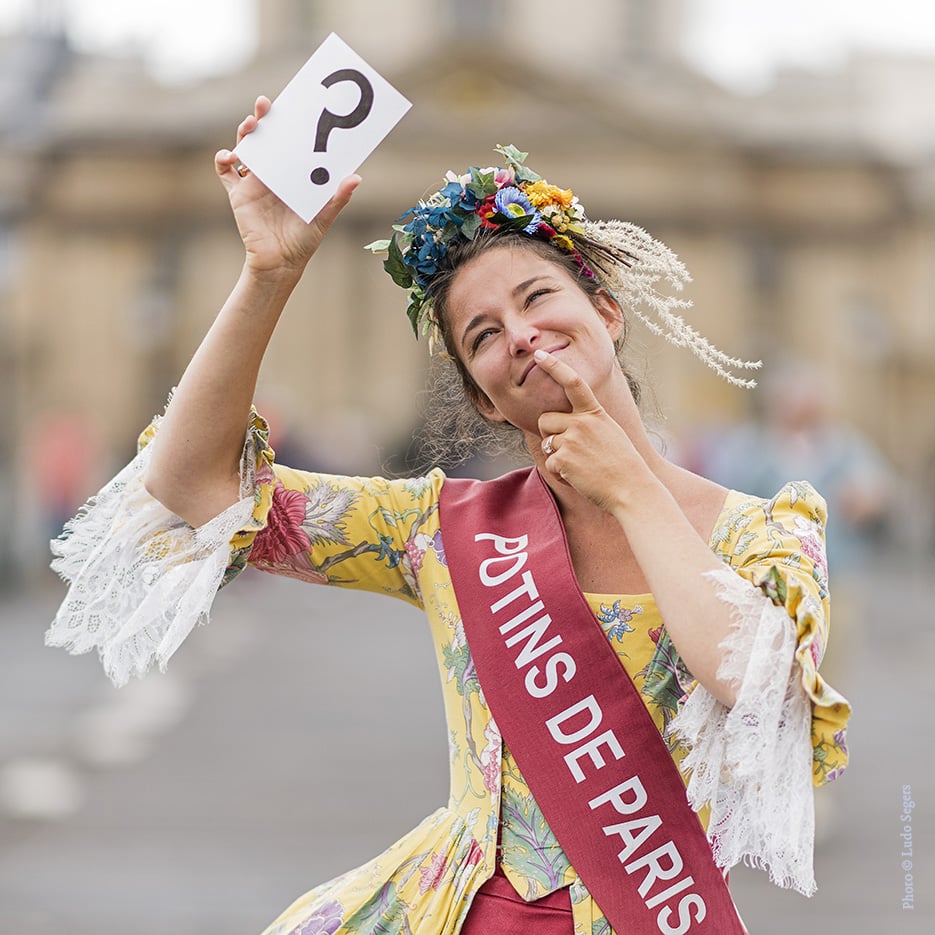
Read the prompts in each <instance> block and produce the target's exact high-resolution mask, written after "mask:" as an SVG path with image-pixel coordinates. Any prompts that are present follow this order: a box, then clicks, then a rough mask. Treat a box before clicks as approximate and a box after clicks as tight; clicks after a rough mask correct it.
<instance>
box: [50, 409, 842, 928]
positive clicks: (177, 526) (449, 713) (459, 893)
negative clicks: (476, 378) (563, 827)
mask: <svg viewBox="0 0 935 935" xmlns="http://www.w3.org/2000/svg"><path fill="white" fill-rule="evenodd" d="M157 427H158V420H157V422H155V423H154V424H153V425H152V426H151V427H150V428H149V429H148V430H147V431H146V432H145V433H144V434H143V436H142V437H141V445H140V450H139V452H138V454H137V457H136V458H135V459H134V460H133V461H132V462H131V463H130V464H128V465H127V466H126V467H125V468H124V469H123V470H122V471H121V472H120V473H119V474H118V475H117V476H116V477H115V478H114V479H113V480H112V481H111V482H110V483H109V484H108V485H107V486H106V487H105V488H104V489H102V490H101V491H100V492H99V493H98V495H97V496H96V497H95V498H94V500H93V501H91V502H90V503H89V505H88V507H87V508H86V509H85V510H84V511H82V513H81V514H79V516H78V517H76V518H75V519H74V520H73V521H72V522H71V523H69V524H68V526H67V527H66V533H65V535H64V536H63V537H62V538H61V539H60V540H58V541H57V542H56V543H53V551H54V552H55V553H56V555H57V558H56V560H55V561H54V562H53V567H54V568H55V569H56V570H57V571H59V573H60V574H61V575H62V576H63V577H64V578H65V579H66V580H68V581H69V582H70V588H69V592H68V595H67V596H66V598H65V600H64V601H63V603H62V606H61V608H60V609H59V613H58V615H57V616H56V620H55V622H54V623H53V625H52V627H51V628H50V630H49V631H48V633H47V635H46V641H47V643H49V644H50V645H57V646H64V647H66V648H67V649H69V650H70V651H72V652H86V651H89V650H92V649H94V650H97V651H98V653H99V654H100V657H101V660H102V663H103V665H104V667H105V670H106V671H107V673H108V675H109V676H110V677H111V679H112V680H113V681H114V682H115V683H116V684H122V683H124V682H126V680H127V679H128V678H129V677H130V676H131V675H143V674H144V673H145V672H146V671H147V670H148V669H149V667H150V666H151V665H152V663H153V662H157V663H158V664H159V665H160V666H163V667H164V666H165V664H166V662H167V661H168V659H169V657H170V656H171V655H172V653H173V652H175V650H176V649H177V648H178V646H179V645H180V644H181V643H182V641H183V640H184V638H185V636H186V635H187V634H188V633H189V632H190V631H191V629H192V628H193V627H194V626H195V625H196V624H197V623H198V622H203V621H204V619H206V617H207V614H208V611H209V609H210V605H211V601H212V600H213V597H214V594H215V592H216V590H217V588H218V587H219V586H221V585H222V584H226V583H228V582H229V581H231V580H233V578H235V577H236V576H237V575H238V574H239V573H240V571H242V570H243V569H244V568H245V567H246V565H247V564H248V563H249V564H251V565H253V566H254V567H256V568H259V569H263V570H265V571H269V572H273V573H276V574H281V575H287V576H290V577H294V578H298V579H301V580H304V581H309V582H314V583H321V584H332V585H337V586H340V587H348V588H361V589H365V590H369V591H374V592H377V593H382V594H386V595H388V596H392V597H397V598H400V599H402V600H405V601H408V602H409V603H411V604H414V605H416V606H418V607H420V608H422V610H423V611H424V612H425V614H426V617H427V620H428V625H429V630H430V633H431V638H432V640H433V643H434V646H435V650H436V656H437V661H438V668H439V673H440V675H441V681H442V687H443V696H444V705H445V712H446V717H447V723H448V729H449V753H450V778H451V788H450V796H449V799H448V802H447V804H446V805H445V806H444V807H443V808H440V809H438V810H437V811H435V812H434V813H432V814H431V815H429V816H428V817H427V818H426V819H425V820H424V821H423V822H422V823H421V824H420V825H419V826H418V827H417V828H415V829H414V830H413V831H411V832H410V833H409V834H407V835H406V836H405V837H403V838H402V839H401V840H400V841H398V842H397V843H395V844H394V845H392V846H391V847H390V848H388V849H387V850H386V851H385V852H384V853H382V854H380V855H379V856H377V857H375V858H374V859H373V860H371V861H370V862H369V863H367V864H365V865H363V866H362V867H359V868H357V869H355V870H352V871H350V872H349V873H346V874H344V875H342V876H340V877H338V878H336V879H334V880H331V881H329V882H327V883H323V884H321V885H320V886H317V887H315V888H314V889H312V890H310V891H309V892H308V893H306V894H305V895H303V896H301V897H299V898H298V899H297V900H296V901H295V902H294V903H293V904H292V905H291V906H289V907H288V908H287V909H286V910H285V911H284V912H283V913H282V914H281V915H280V916H279V917H278V918H277V919H276V921H275V922H273V923H272V924H271V925H270V926H269V927H268V929H267V930H266V933H265V935H287V933H288V935H351V933H355V935H370V933H374V932H382V933H396V932H400V933H411V935H417V933H418V935H454V933H457V932H458V931H459V929H460V927H461V925H462V923H463V921H464V919H465V917H466V915H467V912H468V910H469V908H470V904H471V900H472V898H473V896H474V894H475V893H476V892H477V890H478V889H479V888H480V887H481V885H482V884H483V883H484V882H485V881H486V880H487V879H488V878H489V877H490V876H491V875H492V873H493V872H494V869H495V867H496V864H497V861H498V846H497V842H498V836H499V837H500V839H501V845H500V849H499V853H500V855H501V858H500V859H501V863H502V865H503V866H504V869H505V871H506V873H507V876H508V877H509V879H510V880H511V882H512V883H513V885H514V887H515V888H516V889H517V892H518V893H519V894H520V895H521V896H523V897H524V898H525V899H535V898H537V897H539V896H542V895H544V894H546V893H549V892H552V891H554V890H555V889H557V888H559V887H562V886H570V894H571V902H572V910H573V918H574V926H575V933H576V935H610V926H609V925H608V923H607V922H606V920H605V919H604V917H603V915H602V914H601V912H600V910H599V909H598V907H597V905H596V904H595V903H594V901H593V900H592V899H591V898H590V895H589V894H588V891H587V889H586V887H585V886H584V884H583V883H582V882H581V880H580V879H579V878H578V877H577V875H576V873H575V871H574V868H573V867H571V866H569V863H568V861H567V859H566V858H565V856H564V854H563V853H562V850H561V847H560V846H559V844H558V842H557V841H556V840H555V837H554V835H553V834H552V832H551V830H550V829H549V827H548V824H547V823H546V821H545V819H544V818H543V816H542V813H541V812H540V811H539V809H538V806H537V805H536V803H535V801H534V799H533V798H532V796H531V795H530V793H529V789H528V787H527V786H526V783H525V781H524V780H523V777H522V775H521V774H520V772H519V770H518V768H517V766H516V764H515V762H514V761H513V759H512V757H511V756H510V754H509V751H508V750H507V749H506V748H505V747H504V745H503V742H502V740H501V738H500V734H499V732H498V730H497V727H496V724H495V722H494V720H493V718H492V717H491V714H490V711H489V709H488V708H487V706H486V704H485V701H484V697H483V692H482V688H481V686H480V684H479V682H478V679H477V675H476V673H475V670H474V666H473V663H472V660H471V654H470V650H469V647H468V646H467V643H466V641H465V636H464V628H463V626H462V623H461V614H460V611H459V608H458V603H457V600H456V597H455V594H454V592H453V590H452V584H451V579H450V576H449V574H448V567H447V563H446V557H445V548H444V541H443V530H442V529H441V528H440V523H439V507H438V502H439V494H440V491H441V489H442V486H443V485H444V483H445V476H444V474H443V473H442V472H441V471H438V470H436V471H432V472H431V473H429V474H428V475H427V476H424V477H415V478H408V479H400V480H387V479H384V478H360V477H338V476H331V475H322V474H312V473H305V472H300V471H296V470H292V469H290V468H288V467H283V466H280V465H276V464H274V458H273V451H272V449H271V448H270V447H269V445H268V441H267V434H268V433H267V427H266V425H265V423H264V422H263V420H262V419H260V418H259V417H258V416H254V418H253V420H252V422H251V425H250V426H249V428H248V433H247V443H246V446H245V451H244V461H243V465H242V467H243V478H244V479H243V483H242V496H243V499H242V500H241V501H240V503H239V504H236V505H235V506H233V507H231V508H230V509H229V510H228V511H225V513H223V514H221V515H220V516H218V517H216V518H215V519H214V520H212V521H211V522H210V523H207V524H205V526H203V527H199V528H198V529H196V530H193V529H191V527H188V526H187V525H186V524H185V523H184V522H183V521H181V520H180V519H179V518H178V517H175V516H173V515H172V514H170V513H169V512H168V511H166V510H165V509H164V508H163V507H162V506H161V505H160V504H158V503H157V502H156V501H154V500H153V499H152V498H151V497H150V496H149V495H148V494H147V492H146V491H145V487H144V485H143V480H142V478H143V475H144V472H145V468H146V464H147V463H148V458H149V455H150V454H151V450H152V443H154V439H156V437H157ZM155 443H156V444H158V441H156V442H155ZM824 526H825V512H824V502H823V501H822V499H821V497H820V496H818V494H817V493H815V491H814V490H813V489H812V488H811V487H810V486H809V485H808V484H806V483H790V484H787V485H786V486H785V487H783V488H782V490H780V491H779V492H778V493H777V494H776V496H775V497H773V498H772V499H769V500H763V499H759V498H754V497H750V496H747V495H744V494H741V493H737V492H731V493H730V494H729V495H728V496H727V499H726V502H725V503H724V506H723V508H722V511H721V514H720V516H719V518H718V521H717V523H716V525H715V527H714V529H713V531H712V534H711V541H710V545H711V548H712V549H713V550H714V551H715V552H716V553H717V554H718V555H720V556H721V557H722V558H723V560H724V562H725V569H724V571H723V572H716V573H713V574H714V575H716V576H722V575H723V576H726V580H725V581H724V582H721V583H720V584H721V585H723V587H721V589H720V590H719V592H718V593H719V596H721V597H722V599H723V600H725V601H726V602H727V603H729V604H730V605H731V606H732V608H733V609H734V620H735V635H736V636H737V638H738V640H739V642H737V643H736V647H735V649H736V652H735V651H734V649H730V650H728V649H727V647H728V642H729V641H730V640H732V639H733V637H731V638H729V641H725V643H724V644H723V645H724V647H725V658H728V657H730V659H732V660H733V663H732V664H735V665H736V664H739V665H740V668H739V669H736V671H735V672H734V675H735V676H736V677H737V678H738V680H739V682H740V688H739V689H738V694H737V702H736V703H735V705H734V706H733V707H732V708H731V709H730V710H728V709H726V708H724V707H723V706H721V705H719V704H718V703H717V702H716V701H715V700H714V699H713V698H712V697H711V696H710V695H708V693H707V692H706V691H705V690H704V689H703V687H702V686H699V685H696V683H695V682H694V680H693V679H692V676H691V674H690V673H689V672H688V671H687V669H686V668H685V666H684V664H683V663H682V661H681V660H680V658H679V655H678V653H677V651H676V650H675V647H674V645H673V644H672V642H671V641H670V640H669V638H668V635H667V633H666V630H665V627H664V625H663V621H662V619H661V617H660V615H659V612H658V610H657V608H656V605H655V602H654V600H653V597H652V595H649V594H641V595H620V594H613V595H608V594H589V595H586V597H587V599H588V602H589V604H590V606H591V608H592V609H593V611H594V613H595V616H596V617H597V619H598V620H599V621H600V622H601V625H602V626H603V628H604V631H605V633H606V634H607V637H608V639H609V640H610V641H611V642H612V644H613V646H614V648H615V649H616V651H617V654H618V656H619V658H620V662H621V665H622V666H623V669H624V670H625V671H626V673H627V674H628V675H629V677H630V678H631V679H633V681H634V683H635V685H636V687H637V688H638V689H639V690H640V693H641V695H642V698H643V700H644V702H645V704H646V708H647V710H648V711H649V713H650V715H651V716H652V718H653V720H654V722H655V723H656V725H657V726H658V728H659V730H660V732H661V733H662V734H663V736H664V737H665V738H666V740H667V743H668V746H669V749H670V752H671V755H672V756H673V758H674V760H675V762H676V763H677V764H679V766H680V769H681V771H682V774H683V779H685V781H686V784H687V795H688V798H689V801H690V802H691V804H692V806H693V807H694V808H695V810H696V811H698V813H699V816H700V818H701V819H702V822H703V824H704V825H705V826H706V828H707V829H708V834H709V840H711V841H712V847H713V849H714V854H715V857H716V859H717V861H718V864H719V865H720V866H722V867H725V868H729V867H730V866H732V865H733V864H735V863H737V862H738V860H741V859H743V858H745V857H751V858H753V859H754V860H756V861H758V862H759V863H760V864H761V865H766V866H767V867H768V868H769V871H770V875H771V878H773V879H774V880H775V881H776V882H779V883H782V884H784V885H790V886H795V887H796V888H798V889H800V890H802V891H804V892H810V891H811V889H812V888H813V886H814V881H813V875H812V869H811V856H812V851H811V848H812V843H813V825H812V824H811V821H812V810H811V809H812V802H811V794H810V792H811V787H812V784H814V785H820V784H822V783H825V782H829V781H830V780H832V779H834V778H836V777H837V776H838V775H839V774H840V773H841V772H842V771H843V769H844V767H845V765H846V761H847V748H846V745H845V738H844V729H845V725H846V722H847V719H848V716H849V714H850V709H849V706H848V704H847V702H846V701H845V699H844V698H842V697H841V696H840V695H839V694H837V693H836V692H835V691H834V690H833V689H832V688H830V687H829V686H828V685H826V684H825V683H824V682H823V681H822V679H821V677H820V676H819V675H818V671H817V670H818V664H819V662H820V661H821V657H822V654H823V652H824V648H825V644H826V640H827V635H828V609H829V600H828V583H827V563H826V560H825V553H824ZM706 577H707V576H706ZM715 584H717V582H708V581H704V580H699V582H698V587H699V589H701V588H705V587H712V586H714V585H715ZM719 587H720V585H719ZM738 588H739V589H740V591H738V590H737V589H738ZM741 592H742V593H741ZM770 626H772V627H773V629H772V630H770ZM741 638H742V639H741ZM783 640H785V642H783ZM730 645H731V646H732V647H733V646H734V643H730ZM778 646H785V647H786V648H787V655H786V656H782V657H781V654H782V652H786V650H782V649H779V650H777V647H778ZM741 648H742V649H743V651H742V652H741V651H740V650H741ZM780 658H783V659H784V660H785V661H784V662H783V664H779V663H778V662H777V660H779V659H780ZM738 660H739V663H738ZM725 665H726V663H725ZM783 665H785V666H786V669H787V671H786V672H785V674H784V673H783V671H782V669H783ZM719 674H722V675H723V674H724V671H722V670H719ZM796 705H798V706H799V707H795V706H796ZM796 712H799V713H798V714H796ZM712 832H714V833H713V834H712ZM764 842H765V843H764ZM790 855H791V856H790Z"/></svg>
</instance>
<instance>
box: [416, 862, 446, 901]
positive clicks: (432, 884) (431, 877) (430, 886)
mask: <svg viewBox="0 0 935 935" xmlns="http://www.w3.org/2000/svg"><path fill="white" fill-rule="evenodd" d="M447 867H448V858H446V857H445V855H444V854H432V860H431V862H430V863H429V865H428V867H420V868H419V894H420V895H421V896H424V895H425V894H426V893H427V892H428V891H429V890H434V889H438V884H439V883H441V881H442V877H443V876H444V875H445V870H446V869H447Z"/></svg>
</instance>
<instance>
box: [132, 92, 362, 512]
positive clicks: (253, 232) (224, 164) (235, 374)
mask: <svg viewBox="0 0 935 935" xmlns="http://www.w3.org/2000/svg"><path fill="white" fill-rule="evenodd" d="M269 109H270V102H269V100H268V99H267V98H265V97H259V98H257V101H256V106H255V110H254V113H253V114H251V115H249V116H247V117H246V118H245V119H244V120H243V122H242V123H241V124H240V126H239V127H238V128H237V141H238V142H240V140H241V139H243V137H244V136H245V135H246V134H247V133H251V132H252V131H253V130H255V129H256V126H257V123H258V121H259V120H260V119H262V117H263V116H264V115H265V114H266V113H267V112H268V111H269ZM214 164H215V169H216V171H217V174H218V177H219V178H220V180H221V183H222V184H223V185H224V188H225V189H226V190H227V194H228V197H229V198H230V203H231V209H232V210H233V212H234V218H235V220H236V222H237V228H238V230H239V232H240V236H241V238H242V240H243V244H244V249H245V258H244V265H243V269H242V270H241V273H240V276H239V278H238V280H237V283H236V285H235V286H234V289H233V291H232V292H231V294H230V296H229V297H228V299H227V301H226V302H225V303H224V305H223V307H222V308H221V311H220V313H219V314H218V316H217V318H216V319H215V321H214V324H213V325H212V326H211V328H210V329H209V331H208V333H207V334H206V335H205V338H204V340H203V341H202V342H201V345H200V346H199V348H198V350H197V351H196V352H195V355H194V356H193V357H192V360H191V362H190V363H189V365H188V367H187V368H186V369H185V373H184V374H183V376H182V378H181V380H180V381H179V385H178V388H177V389H176V391H175V393H174V395H173V398H172V402H171V404H170V405H169V408H168V410H167V412H166V415H165V418H164V419H163V421H162V423H161V426H160V429H159V439H158V444H156V445H154V449H153V455H152V461H151V463H150V467H149V469H148V471H147V473H146V479H145V484H146V489H147V490H148V491H149V493H150V494H151V495H152V496H153V497H155V498H156V499H157V500H159V501H160V502H161V503H163V504H164V505H165V506H166V507H167V508H168V509H170V510H171V511H172V512H173V513H176V514H177V515H178V516H180V517H182V519H184V520H185V521H186V522H188V523H189V524H191V525H192V526H200V525H202V524H203V523H205V522H207V521H208V520H210V519H212V518H213V517H214V516H216V515H217V514H219V513H220V512H222V511H223V510H224V509H226V508H227V507H229V506H231V505H232V504H233V503H235V502H236V501H237V500H238V499H239V485H240V479H239V462H240V455H241V451H242V448H243V440H244V428H245V426H246V423H247V417H248V414H249V411H250V405H251V403H252V401H253V395H254V391H255V389H256V381H257V376H258V374H259V369H260V364H261V362H262V360H263V355H264V353H265V352H266V348H267V345H268V344H269V341H270V338H271V337H272V334H273V330H274V329H275V327H276V324H277V322H278V321H279V316H280V315H281V314H282V311H283V309H284V308H285V305H286V301H287V300H288V298H289V296H290V295H291V294H292V291H293V289H295V287H296V285H297V283H298V282H299V279H300V278H301V277H302V274H303V272H304V271H305V266H306V264H307V263H308V261H309V259H310V258H311V256H312V254H313V253H314V252H315V251H316V250H317V249H318V246H319V244H320V243H321V241H322V238H323V237H324V235H325V232H326V231H327V230H328V228H329V227H330V226H331V224H332V222H333V221H334V219H335V218H336V217H337V216H338V214H339V213H340V212H341V210H342V209H343V208H344V207H345V205H347V203H348V202H349V201H350V198H351V195H352V194H353V192H354V189H355V188H356V187H357V185H358V184H359V183H360V177H359V176H356V175H352V176H350V177H348V178H346V179H344V181H342V182H341V184H340V186H339V187H338V190H337V192H336V193H335V195H334V197H333V198H332V199H331V200H330V201H329V202H328V203H327V204H326V205H325V207H324V208H322V210H321V211H320V212H319V214H318V215H317V216H316V217H315V219H314V220H313V221H312V222H311V223H310V224H306V223H305V222H304V221H303V220H302V219H301V218H300V217H298V215H296V214H295V213H294V212H292V211H291V210H290V209H289V208H287V207H286V206H285V205H284V204H283V203H282V202H281V201H280V200H279V198H277V197H276V195H274V194H273V193H272V192H271V191H269V189H267V188H266V187H265V186H264V185H263V184H262V183H261V182H260V181H259V179H257V178H256V177H254V176H253V175H252V174H250V173H247V174H246V175H245V176H241V175H240V174H239V173H238V171H237V169H236V168H235V166H236V164H237V157H236V156H235V155H234V154H233V153H232V152H231V151H230V150H226V149H222V150H220V151H219V152H218V153H217V155H216V156H215V160H214Z"/></svg>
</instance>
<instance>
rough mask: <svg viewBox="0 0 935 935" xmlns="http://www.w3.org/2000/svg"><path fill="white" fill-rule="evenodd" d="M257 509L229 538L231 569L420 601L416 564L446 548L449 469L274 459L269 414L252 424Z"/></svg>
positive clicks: (257, 418) (253, 488)
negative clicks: (347, 468)
mask: <svg viewBox="0 0 935 935" xmlns="http://www.w3.org/2000/svg"><path fill="white" fill-rule="evenodd" d="M250 432H251V434H252V438H253V442H252V447H253V450H254V452H255V458H254V459H253V460H254V463H255V464H256V466H257V467H256V474H255V477H254V478H253V482H252V490H253V503H254V507H253V511H252V513H251V515H250V519H249V521H248V523H247V524H246V525H245V526H244V528H243V529H241V530H240V531H239V532H238V533H237V534H236V535H235V536H234V538H233V540H232V542H231V548H232V551H231V560H230V568H231V569H240V568H242V567H243V566H244V565H245V564H249V565H250V566H252V567H254V568H257V569H259V570H261V571H266V572H271V573H272V574H277V575H285V576H287V577H290V578H298V579H299V580H302V581H309V582H313V583H317V584H333V585H337V586H340V587H348V588H355V589H360V590H367V591H374V592H376V593H379V594H387V595H390V596H393V597H398V598H401V599H402V600H405V601H408V602H409V603H412V604H415V605H416V606H422V593H421V587H420V583H419V577H420V575H419V572H420V570H421V567H422V560H423V558H424V556H425V554H426V551H427V550H431V549H434V550H436V551H437V552H440V550H441V549H442V544H441V536H440V535H439V533H438V530H439V519H438V499H439V494H440V492H441V487H442V484H443V483H444V479H445V475H444V473H443V472H442V471H441V470H438V469H436V470H433V471H431V472H430V473H429V474H427V475H425V476H423V477H406V478H397V479H387V478H385V477H346V476H342V475H336V474H321V473H314V472H309V471H298V470H294V469H292V468H289V467H285V466H283V465H278V464H276V463H275V460H274V455H273V452H272V449H271V448H270V447H269V445H268V443H267V429H266V424H265V422H264V421H263V420H262V419H261V418H260V417H259V416H256V415H255V416H254V419H253V421H252V423H251V426H250Z"/></svg>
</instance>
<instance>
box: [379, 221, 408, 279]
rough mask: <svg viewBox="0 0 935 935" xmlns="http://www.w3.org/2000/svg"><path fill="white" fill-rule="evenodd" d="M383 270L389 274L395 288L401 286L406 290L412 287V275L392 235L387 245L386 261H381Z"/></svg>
mask: <svg viewBox="0 0 935 935" xmlns="http://www.w3.org/2000/svg"><path fill="white" fill-rule="evenodd" d="M383 268H384V269H385V270H386V271H387V272H388V273H389V274H390V278H391V279H392V280H393V282H395V283H396V285H397V286H402V288H403V289H408V288H410V286H412V273H411V272H410V270H409V267H408V266H406V262H405V260H403V254H402V251H401V250H400V249H399V244H398V243H397V242H396V235H395V234H394V235H393V239H392V240H390V242H389V243H388V244H387V253H386V259H385V260H384V261H383Z"/></svg>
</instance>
